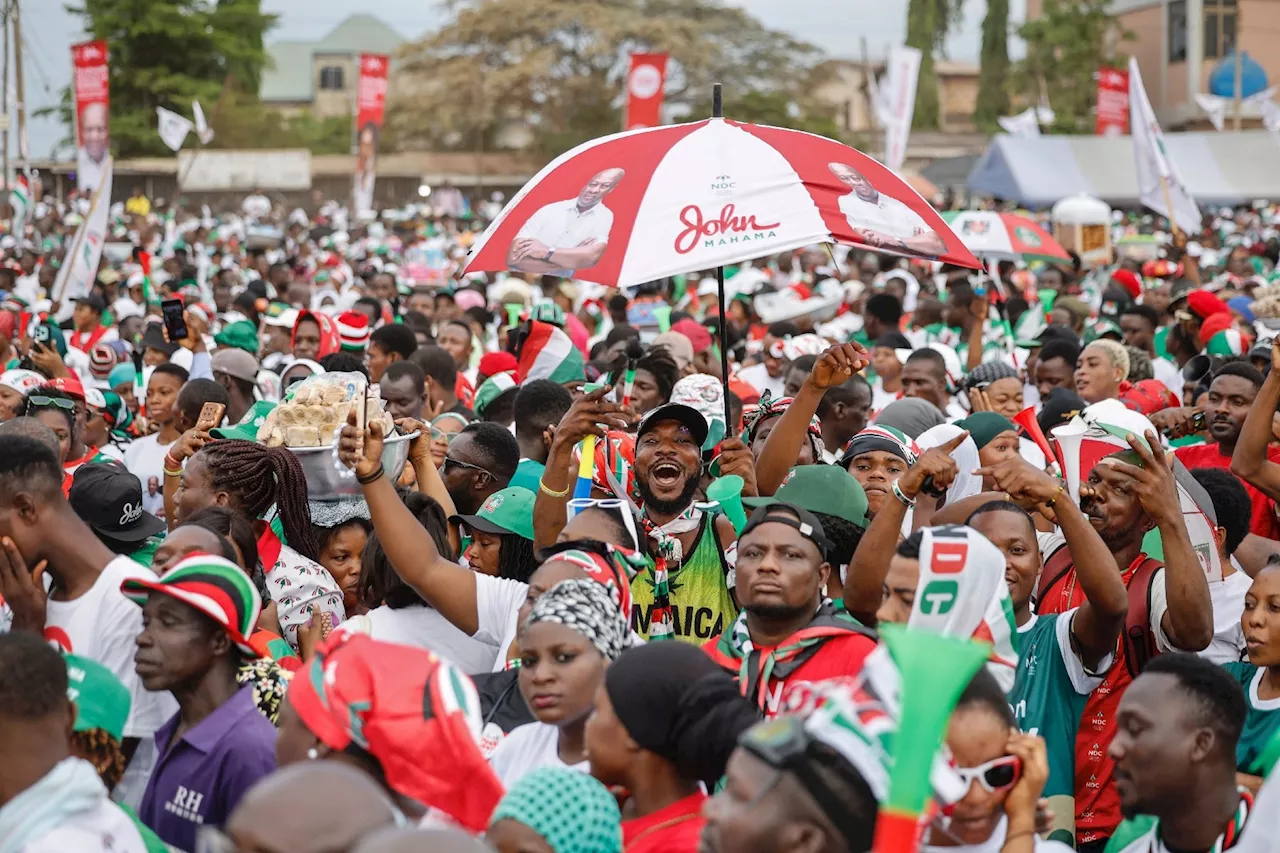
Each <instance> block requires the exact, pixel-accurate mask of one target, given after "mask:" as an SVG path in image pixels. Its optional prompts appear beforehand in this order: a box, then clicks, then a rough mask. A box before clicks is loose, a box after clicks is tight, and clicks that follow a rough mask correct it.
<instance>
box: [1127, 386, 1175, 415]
mask: <svg viewBox="0 0 1280 853" xmlns="http://www.w3.org/2000/svg"><path fill="white" fill-rule="evenodd" d="M1126 384H1128V383H1126ZM1120 402H1121V403H1124V405H1125V408H1128V409H1132V410H1133V411H1135V412H1137V413H1139V414H1142V415H1146V416H1147V417H1150V416H1151V415H1153V414H1155V413H1156V412H1158V411H1160V410H1161V409H1169V408H1173V407H1174V406H1176V405H1178V395H1177V394H1174V393H1173V392H1172V391H1170V390H1169V389H1168V388H1167V387H1165V384H1164V383H1163V382H1161V381H1160V380H1158V379H1143V380H1141V381H1139V382H1134V383H1133V384H1132V385H1129V387H1128V388H1127V389H1125V391H1124V392H1123V393H1121V395H1120Z"/></svg>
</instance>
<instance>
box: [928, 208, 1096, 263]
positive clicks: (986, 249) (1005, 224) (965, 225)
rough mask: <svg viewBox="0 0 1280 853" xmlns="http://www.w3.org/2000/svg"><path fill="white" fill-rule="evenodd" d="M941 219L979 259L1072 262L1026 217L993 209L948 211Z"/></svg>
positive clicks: (1065, 253)
mask: <svg viewBox="0 0 1280 853" xmlns="http://www.w3.org/2000/svg"><path fill="white" fill-rule="evenodd" d="M942 218H943V220H945V221H946V223H947V224H948V225H950V226H951V227H952V228H953V229H955V232H956V233H957V234H959V235H960V239H961V240H963V241H964V244H965V245H966V246H968V247H969V249H970V250H972V251H973V253H974V254H975V255H978V256H979V257H982V258H995V259H1005V258H1014V259H1019V258H1020V259H1022V260H1024V261H1047V262H1049V263H1067V264H1069V263H1071V255H1069V254H1067V250H1066V249H1064V248H1062V244H1061V243H1059V242H1058V241H1057V240H1055V239H1054V238H1053V235H1051V234H1050V233H1049V232H1048V231H1045V230H1044V229H1043V228H1041V227H1040V226H1039V225H1037V224H1036V223H1034V222H1032V221H1031V220H1030V219H1027V218H1026V217H1025V216H1019V215H1018V214H1016V213H997V212H996V211H994V210H948V211H947V212H945V213H943V214H942Z"/></svg>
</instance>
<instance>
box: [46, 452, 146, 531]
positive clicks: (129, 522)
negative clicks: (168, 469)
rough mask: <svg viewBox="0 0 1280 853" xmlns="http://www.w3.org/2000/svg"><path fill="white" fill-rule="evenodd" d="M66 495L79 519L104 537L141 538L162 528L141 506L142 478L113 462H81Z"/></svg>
mask: <svg viewBox="0 0 1280 853" xmlns="http://www.w3.org/2000/svg"><path fill="white" fill-rule="evenodd" d="M68 499H69V500H70V502H71V508H72V509H73V510H75V513H76V515H78V516H80V520H81V521H83V522H84V523H85V524H87V525H89V526H90V527H92V528H93V532H94V533H97V534H98V535H99V536H101V537H104V538H106V539H112V540H114V541H116V542H142V541H143V540H144V539H149V538H150V537H152V536H155V535H156V534H158V533H161V532H163V531H164V529H165V523H164V522H163V521H161V520H160V519H158V518H156V517H155V516H154V515H152V514H151V513H149V512H147V511H146V510H144V509H143V508H142V481H141V480H139V479H138V478H137V477H135V476H134V475H133V474H130V473H129V472H128V471H126V470H125V469H124V468H122V467H120V466H119V465H116V464H114V463H101V462H99V463H90V464H87V465H81V466H80V467H79V468H78V469H76V473H75V476H74V477H73V478H72V480H71V493H70V494H69V495H68Z"/></svg>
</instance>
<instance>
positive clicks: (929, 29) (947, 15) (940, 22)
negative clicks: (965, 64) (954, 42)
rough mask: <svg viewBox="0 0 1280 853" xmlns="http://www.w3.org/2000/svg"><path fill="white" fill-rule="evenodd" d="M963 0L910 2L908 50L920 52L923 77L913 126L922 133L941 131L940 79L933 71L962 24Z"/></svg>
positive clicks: (920, 82)
mask: <svg viewBox="0 0 1280 853" xmlns="http://www.w3.org/2000/svg"><path fill="white" fill-rule="evenodd" d="M962 4H963V0H910V2H909V3H908V4H907V46H908V47H914V48H916V49H917V50H919V51H920V54H921V55H920V76H919V80H918V82H917V83H916V108H915V112H914V113H913V114H912V119H911V126H912V127H914V128H918V129H920V130H938V129H940V128H941V127H942V107H941V104H940V103H939V101H938V76H937V74H936V73H935V72H934V70H933V57H934V52H935V51H941V50H942V49H943V48H944V46H945V45H946V42H947V36H948V35H950V33H951V31H952V29H954V28H955V26H956V25H957V24H958V23H959V22H960V13H961V9H962Z"/></svg>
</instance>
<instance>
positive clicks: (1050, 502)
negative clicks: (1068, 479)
mask: <svg viewBox="0 0 1280 853" xmlns="http://www.w3.org/2000/svg"><path fill="white" fill-rule="evenodd" d="M1066 488H1067V484H1066V483H1059V484H1058V491H1056V492H1054V493H1053V497H1051V498H1049V500H1048V501H1047V503H1048V505H1049V506H1056V505H1057V503H1058V498H1060V497H1062V493H1063V492H1064V491H1066Z"/></svg>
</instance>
